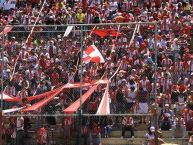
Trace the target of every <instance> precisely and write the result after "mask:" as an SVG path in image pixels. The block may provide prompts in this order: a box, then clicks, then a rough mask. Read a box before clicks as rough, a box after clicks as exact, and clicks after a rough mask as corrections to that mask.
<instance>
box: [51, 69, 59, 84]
mask: <svg viewBox="0 0 193 145" xmlns="http://www.w3.org/2000/svg"><path fill="white" fill-rule="evenodd" d="M51 80H52V83H53V85H54V86H56V85H57V84H58V82H59V74H58V73H57V71H56V70H54V72H53V73H52V74H51Z"/></svg>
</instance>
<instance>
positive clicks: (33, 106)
mask: <svg viewBox="0 0 193 145" xmlns="http://www.w3.org/2000/svg"><path fill="white" fill-rule="evenodd" d="M63 89H64V87H62V88H60V89H59V90H58V91H56V92H55V93H54V94H52V95H51V96H49V97H47V98H45V99H43V100H42V101H39V102H38V103H35V104H34V105H32V106H30V107H28V108H25V109H23V112H30V111H35V110H37V109H39V108H42V107H43V106H45V105H47V104H48V103H49V102H50V101H52V100H53V99H54V97H55V96H57V95H58V94H59V93H60V92H61V91H62V90H63Z"/></svg>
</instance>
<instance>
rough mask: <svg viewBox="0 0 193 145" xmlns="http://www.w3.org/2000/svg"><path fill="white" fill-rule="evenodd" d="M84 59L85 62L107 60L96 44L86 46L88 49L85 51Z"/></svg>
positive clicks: (102, 61)
mask: <svg viewBox="0 0 193 145" xmlns="http://www.w3.org/2000/svg"><path fill="white" fill-rule="evenodd" d="M82 61H83V63H88V62H95V63H104V62H105V60H104V58H103V56H102V54H101V53H100V52H99V50H98V49H97V47H96V46H95V45H91V46H89V47H87V48H86V50H85V51H84V52H83V58H82Z"/></svg>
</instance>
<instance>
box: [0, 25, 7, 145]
mask: <svg viewBox="0 0 193 145" xmlns="http://www.w3.org/2000/svg"><path fill="white" fill-rule="evenodd" d="M5 27H6V26H4V27H3V35H2V44H1V47H2V48H1V58H2V60H1V64H2V72H1V107H0V129H1V131H0V145H3V140H2V136H3V132H2V129H3V115H2V110H3V91H4V89H3V88H4V81H3V80H4V76H3V69H4V53H3V51H4V46H5V34H4V29H5Z"/></svg>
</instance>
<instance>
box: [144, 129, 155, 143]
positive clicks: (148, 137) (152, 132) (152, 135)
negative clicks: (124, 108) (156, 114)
mask: <svg viewBox="0 0 193 145" xmlns="http://www.w3.org/2000/svg"><path fill="white" fill-rule="evenodd" d="M154 138H155V127H154V126H151V127H150V128H149V129H148V133H146V135H145V139H146V140H145V145H150V144H151V141H152V140H154Z"/></svg>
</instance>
